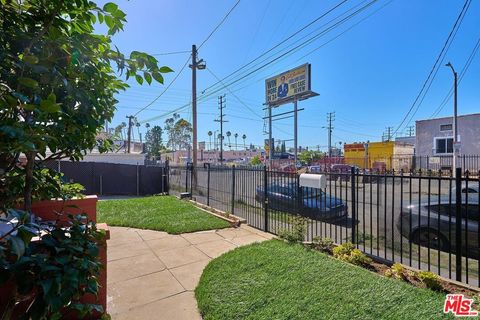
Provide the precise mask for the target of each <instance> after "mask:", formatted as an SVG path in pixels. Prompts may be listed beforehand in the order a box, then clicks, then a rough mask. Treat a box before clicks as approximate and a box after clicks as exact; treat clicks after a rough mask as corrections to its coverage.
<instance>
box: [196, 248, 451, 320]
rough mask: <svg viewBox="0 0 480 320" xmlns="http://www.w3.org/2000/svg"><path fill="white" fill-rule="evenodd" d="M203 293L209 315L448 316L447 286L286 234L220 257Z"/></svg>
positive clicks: (205, 276) (206, 278) (417, 319)
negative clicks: (381, 269)
mask: <svg viewBox="0 0 480 320" xmlns="http://www.w3.org/2000/svg"><path fill="white" fill-rule="evenodd" d="M195 295H196V298H197V302H198V307H199V309H200V312H201V313H202V315H203V317H204V319H265V320H267V319H268V320H269V319H415V320H420V319H422V320H423V319H438V318H442V317H444V318H447V317H446V316H445V315H443V313H442V310H443V300H444V297H445V296H444V295H443V294H441V293H437V292H433V291H430V290H427V289H418V288H415V287H413V286H410V285H409V284H407V283H404V282H401V281H399V280H393V279H387V278H384V277H381V276H379V275H377V274H374V273H372V272H370V271H368V270H365V269H362V268H360V267H356V266H353V265H350V264H347V263H344V262H341V261H338V260H334V259H333V258H331V257H329V256H327V255H325V254H323V253H320V252H317V251H313V250H309V249H306V248H304V247H302V246H300V245H288V244H286V243H284V242H281V241H278V240H271V241H267V242H263V243H259V244H253V245H250V246H246V247H241V248H238V249H236V250H234V251H230V252H228V253H226V254H225V255H223V256H220V257H219V258H217V259H214V260H212V261H211V262H210V263H209V264H208V266H207V267H206V268H205V270H204V271H203V274H202V277H201V279H200V283H199V285H198V287H197V288H196V290H195ZM452 318H453V317H452Z"/></svg>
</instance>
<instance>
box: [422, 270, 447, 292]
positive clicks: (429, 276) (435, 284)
mask: <svg viewBox="0 0 480 320" xmlns="http://www.w3.org/2000/svg"><path fill="white" fill-rule="evenodd" d="M416 278H417V279H418V280H420V281H421V282H422V283H423V284H424V285H425V287H427V288H429V289H432V290H437V291H440V290H442V289H443V287H442V284H441V283H440V278H439V277H438V275H436V274H435V273H433V272H430V271H419V272H417V274H416Z"/></svg>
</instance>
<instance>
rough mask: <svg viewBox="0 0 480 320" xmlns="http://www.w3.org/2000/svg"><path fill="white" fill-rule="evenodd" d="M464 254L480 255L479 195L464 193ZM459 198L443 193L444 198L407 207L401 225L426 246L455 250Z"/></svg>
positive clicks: (412, 240) (403, 230)
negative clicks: (456, 201) (456, 215)
mask: <svg viewBox="0 0 480 320" xmlns="http://www.w3.org/2000/svg"><path fill="white" fill-rule="evenodd" d="M461 208H462V209H461V215H462V221H461V224H462V236H461V240H462V255H463V256H469V257H473V258H476V257H478V256H479V248H478V245H479V236H480V235H479V225H478V220H479V216H480V207H479V203H478V196H475V197H474V196H472V195H470V194H469V195H468V201H467V197H466V194H465V193H464V194H462V207H461ZM455 226H456V218H455V199H453V200H451V199H450V197H443V198H441V200H440V201H438V200H437V201H431V203H430V204H428V203H421V204H420V205H418V204H411V205H409V206H407V207H405V208H403V210H402V212H401V214H400V217H399V219H398V220H397V228H398V229H399V230H400V231H401V234H402V235H403V236H404V237H406V238H407V239H409V241H411V242H413V243H416V244H419V245H421V246H424V247H430V248H434V249H439V250H441V251H445V252H455V244H456V240H455V239H456V237H455Z"/></svg>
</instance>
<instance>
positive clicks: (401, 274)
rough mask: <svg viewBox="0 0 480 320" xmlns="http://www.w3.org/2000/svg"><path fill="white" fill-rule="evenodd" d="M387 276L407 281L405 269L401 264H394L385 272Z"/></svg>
mask: <svg viewBox="0 0 480 320" xmlns="http://www.w3.org/2000/svg"><path fill="white" fill-rule="evenodd" d="M385 276H387V277H389V278H395V279H399V280H402V279H405V268H404V267H403V266H402V265H401V264H400V263H394V264H393V265H392V267H391V268H390V269H388V270H387V271H386V272H385Z"/></svg>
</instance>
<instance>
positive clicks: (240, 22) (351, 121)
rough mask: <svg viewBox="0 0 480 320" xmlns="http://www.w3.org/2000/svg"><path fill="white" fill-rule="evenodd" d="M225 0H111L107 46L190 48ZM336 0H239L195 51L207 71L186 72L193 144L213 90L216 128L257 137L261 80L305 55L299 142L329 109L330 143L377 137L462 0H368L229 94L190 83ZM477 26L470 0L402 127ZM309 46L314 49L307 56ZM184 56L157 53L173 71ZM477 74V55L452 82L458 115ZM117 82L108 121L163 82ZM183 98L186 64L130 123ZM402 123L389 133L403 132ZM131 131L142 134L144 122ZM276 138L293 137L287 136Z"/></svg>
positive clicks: (433, 96)
mask: <svg viewBox="0 0 480 320" xmlns="http://www.w3.org/2000/svg"><path fill="white" fill-rule="evenodd" d="M235 2H236V0H229V1H227V0H224V1H218V0H217V1H215V0H204V1H193V0H190V1H189V0H175V1H173V0H171V1H151V0H150V1H147V0H144V1H135V0H131V1H119V2H117V3H118V5H119V6H120V8H121V9H122V10H123V11H124V12H125V13H126V14H127V20H128V23H127V25H126V27H125V32H123V33H120V34H118V35H116V36H115V37H114V39H113V42H114V44H115V45H117V46H118V47H119V48H120V50H121V51H123V52H129V51H131V50H141V51H146V52H148V53H151V54H157V53H165V52H174V51H186V50H187V51H188V50H191V46H192V44H197V45H199V44H200V43H201V42H202V41H203V40H204V39H205V38H206V37H207V35H208V34H209V33H210V32H211V31H212V29H213V28H214V27H215V26H216V25H217V24H218V22H219V21H220V20H221V19H222V18H223V17H224V15H225V14H226V12H227V11H228V10H229V9H230V8H231V7H232V6H233V5H234V3H235ZM339 2H340V0H337V1H315V0H298V1H286V0H241V1H240V3H239V5H238V6H237V7H236V9H235V10H234V11H233V12H232V13H231V15H230V16H229V17H228V19H227V20H226V21H225V23H224V24H223V25H222V26H221V27H220V28H219V29H218V31H217V32H216V33H215V34H214V35H213V36H212V37H211V38H210V39H209V41H207V42H206V43H205V45H204V46H203V47H202V48H201V49H200V50H199V57H200V58H203V59H204V60H205V61H206V62H207V67H208V69H209V70H210V71H208V70H202V71H198V74H197V78H198V84H197V88H198V97H199V103H198V112H199V116H198V135H199V141H208V136H207V132H208V131H209V130H212V131H214V130H218V129H219V125H218V123H217V122H214V121H213V120H214V119H215V118H217V115H218V105H217V100H218V99H217V96H218V95H219V94H226V99H227V107H226V110H225V113H226V115H227V116H226V119H227V120H228V121H229V122H228V123H226V124H225V126H224V127H225V131H227V130H230V131H231V132H232V133H235V132H236V133H238V134H239V135H240V136H241V135H242V134H246V135H247V143H249V142H252V143H254V144H256V145H260V144H263V140H264V138H265V135H264V134H263V129H264V123H263V120H262V119H261V118H262V117H263V116H264V110H262V108H263V106H262V103H263V102H264V99H265V93H264V92H265V90H264V80H265V78H268V77H269V76H272V75H275V74H276V73H280V72H282V71H284V70H288V69H290V68H292V67H295V66H297V65H301V64H303V63H306V62H309V63H311V64H312V89H313V90H314V91H316V92H318V93H319V94H320V96H318V97H315V98H312V99H310V100H307V101H302V102H300V103H299V107H301V108H305V111H302V112H300V115H299V145H301V146H310V147H313V146H317V145H320V146H321V147H322V148H324V147H325V146H326V144H327V131H326V130H325V129H324V128H322V127H324V126H325V125H326V113H327V112H332V111H335V112H336V120H335V122H334V130H333V142H334V143H336V142H339V141H341V142H356V141H366V140H370V141H377V140H380V139H381V136H382V133H383V132H384V131H385V130H386V127H388V126H393V127H395V128H397V127H398V125H399V124H400V122H401V120H402V119H403V117H404V116H405V114H406V112H407V111H408V109H409V108H410V106H411V104H412V103H413V101H414V99H415V97H416V95H417V94H418V92H419V90H420V88H421V86H422V84H423V82H424V81H425V79H426V77H427V75H428V73H429V71H430V69H431V68H432V65H433V63H434V62H435V59H436V57H437V55H438V53H439V52H440V50H441V48H442V46H443V44H444V42H445V40H446V38H447V36H448V34H449V32H450V30H451V28H452V26H453V23H454V22H455V20H456V18H457V16H458V14H459V12H460V10H461V8H462V6H463V4H464V1H460V0H422V1H413V0H408V1H404V0H393V1H387V0H379V1H377V3H375V4H374V5H372V6H371V7H369V8H368V9H367V10H365V11H364V12H363V13H361V14H359V15H358V16H356V17H354V18H352V19H351V20H349V21H347V22H346V23H345V24H343V25H342V26H340V27H338V28H336V29H334V30H332V31H331V32H329V33H327V34H326V35H324V36H322V37H319V38H318V39H317V40H316V41H314V42H312V43H311V44H310V45H308V46H306V47H304V48H302V49H301V50H298V51H297V52H295V53H293V54H291V55H289V56H286V57H284V58H282V59H280V60H278V61H276V62H275V63H273V64H271V65H269V66H268V67H266V68H264V69H262V70H261V71H259V72H256V73H254V74H253V75H252V76H250V77H248V78H245V79H243V80H242V81H239V82H237V83H235V84H233V85H231V86H230V87H229V89H230V91H232V92H233V94H232V93H231V92H230V91H229V90H228V89H226V88H224V89H222V90H220V91H219V92H218V93H216V94H213V95H211V96H209V97H207V98H205V96H207V95H208V93H211V92H212V91H213V90H210V91H208V90H207V91H206V92H205V93H204V94H203V95H202V90H204V89H205V88H207V87H209V86H210V85H211V84H214V83H215V82H217V80H216V78H215V77H214V76H213V74H214V75H216V76H217V77H219V78H223V77H225V76H227V75H228V74H230V73H231V72H232V71H234V70H236V69H237V68H238V67H240V66H242V65H243V64H245V63H247V62H249V61H250V60H252V59H253V58H255V57H257V56H258V55H260V54H261V53H263V52H264V51H266V50H268V49H269V48H271V47H272V46H274V45H275V44H277V43H279V42H280V41H282V39H285V38H286V37H288V36H289V35H290V34H292V33H293V32H295V31H296V30H298V29H300V28H301V27H302V26H304V25H306V24H307V23H309V22H310V21H312V20H313V19H315V18H316V17H318V16H320V15H321V14H322V13H324V12H326V11H327V10H328V9H330V8H332V7H333V6H335V5H336V4H337V3H339ZM365 3H366V1H362V0H349V1H348V2H346V3H345V4H343V5H342V6H341V7H339V8H338V9H337V10H335V11H333V12H332V13H331V14H330V15H328V16H326V17H325V18H323V19H321V20H320V21H318V22H317V23H315V24H314V25H312V26H311V27H309V28H307V29H306V30H305V31H303V32H302V33H300V34H299V35H298V36H296V37H295V38H293V39H291V40H290V41H288V42H285V43H283V44H282V45H281V46H280V47H279V48H278V49H277V50H275V51H273V52H272V54H273V55H272V58H274V57H277V56H279V55H280V53H281V52H285V51H287V50H288V49H289V48H292V47H293V46H295V44H292V43H294V42H295V41H296V40H297V39H299V38H301V37H303V36H305V35H307V34H309V33H311V32H314V31H315V30H317V29H319V28H321V26H322V24H324V23H326V22H328V21H330V20H331V19H333V18H335V17H337V16H339V15H340V14H342V13H343V12H345V11H347V10H349V9H351V8H352V7H355V6H357V5H363V4H365ZM367 16H368V17H367ZM365 17H367V18H366V19H365V20H363V21H361V22H359V21H360V20H362V19H363V18H365ZM357 22H359V23H358V24H356V23H357ZM355 24H356V25H355ZM479 25H480V1H476V0H474V1H472V4H471V6H470V8H469V11H468V12H467V14H466V16H465V18H464V20H463V22H462V25H461V27H460V29H459V30H458V33H457V34H456V37H455V39H454V41H453V43H452V44H451V46H450V47H449V50H448V52H447V54H446V56H445V59H444V61H443V63H442V67H441V68H440V69H439V70H438V73H437V74H436V78H435V80H434V82H433V83H432V85H431V87H430V90H429V91H428V94H427V95H426V97H425V99H424V101H423V103H422V104H421V105H420V107H419V108H418V112H417V113H416V114H415V116H414V117H413V120H412V121H411V122H410V123H409V124H414V120H415V119H417V120H419V119H428V118H430V117H431V116H432V114H433V113H434V112H435V110H436V109H437V108H438V107H439V105H440V103H441V102H442V100H443V99H444V97H445V96H446V95H447V93H448V91H449V89H450V88H451V85H452V74H451V71H450V70H449V69H448V68H447V67H443V65H444V64H445V63H446V62H447V61H451V62H452V64H453V65H454V66H455V68H456V69H457V71H458V72H459V73H460V70H461V69H462V68H463V67H464V65H465V63H466V61H467V59H468V57H469V55H470V53H471V52H472V50H473V48H474V46H475V44H476V43H477V41H478V39H479V38H480V28H479ZM352 26H353V27H352ZM350 27H352V28H351V29H350V30H348V31H346V32H345V33H343V32H344V31H345V30H347V29H348V28H350ZM341 33H343V34H341ZM340 34H341V35H340ZM337 36H338V37H337ZM319 47H320V48H319ZM316 48H319V49H318V50H316V51H314V52H312V50H314V49H316ZM274 53H276V54H274ZM308 53H310V54H309V55H308V56H306V57H304V56H305V55H306V54H308ZM268 56H270V54H269V55H268ZM188 57H189V53H182V54H175V55H160V56H157V58H158V59H159V61H160V63H161V64H162V65H167V66H170V67H171V68H172V69H174V70H175V71H176V72H178V71H180V69H181V67H182V66H183V64H184V63H185V61H186V60H187V58H188ZM269 60H270V59H269ZM174 77H175V74H173V73H171V74H168V75H166V77H165V85H167V84H168V83H169V82H170V81H171V80H172V79H173V78H174ZM237 78H238V77H237ZM234 79H236V78H233V80H234ZM479 80H480V53H477V56H476V57H475V59H474V60H473V62H472V63H471V65H470V67H469V69H468V72H467V73H466V74H465V76H464V77H463V79H462V81H461V83H460V85H459V99H458V103H459V113H460V114H466V113H474V112H478V111H479V104H478V101H479V100H480V90H479V89H480V88H479V83H480V82H479ZM129 83H130V84H131V88H130V89H128V90H127V91H126V92H123V93H121V94H119V95H118V97H117V99H118V100H119V103H118V106H117V112H116V114H115V118H114V120H113V122H112V125H117V124H119V123H121V122H122V121H126V119H125V116H126V115H129V114H134V113H136V112H137V111H138V109H139V108H142V107H144V106H146V105H147V104H148V103H150V102H151V101H152V100H153V99H154V98H155V97H156V96H158V95H159V94H160V93H161V92H162V91H163V89H164V87H165V86H162V85H158V84H155V85H153V84H152V85H151V86H148V85H143V86H139V85H137V84H136V83H134V82H129ZM225 83H226V84H228V83H229V81H228V80H226V81H225ZM234 95H235V96H236V97H235V96H234ZM237 98H238V99H237ZM190 99H191V69H190V68H188V67H187V68H185V70H184V71H183V72H182V73H181V74H180V76H179V77H178V79H177V81H176V82H175V83H174V84H173V85H172V86H171V88H170V90H168V91H167V92H166V93H165V94H164V95H163V96H162V97H161V98H160V99H158V101H156V102H155V103H154V104H153V105H152V106H150V107H149V108H147V109H146V110H145V111H142V112H140V113H139V114H138V116H137V118H138V120H139V121H140V122H142V123H145V122H146V121H148V122H149V123H150V124H151V125H162V126H163V123H164V121H165V119H166V118H167V117H168V116H169V115H166V114H167V113H168V112H169V111H170V110H173V109H175V108H178V107H181V106H184V105H185V104H187V103H189V102H190ZM239 100H240V101H239ZM292 108H293V107H292V105H284V106H281V107H280V108H279V109H278V110H277V112H284V111H289V110H291V109H292ZM252 110H253V111H254V112H252ZM451 110H452V103H451V99H450V100H449V101H448V102H447V104H446V105H445V106H444V107H443V108H442V109H441V111H440V112H439V113H438V116H449V115H451V114H452V111H451ZM180 114H181V116H182V117H184V118H186V119H187V120H190V119H191V107H186V108H184V109H182V111H181V112H180ZM162 115H164V116H163V117H160V116H162ZM153 118H155V119H153ZM404 127H405V126H402V128H401V130H399V131H400V132H403V131H405V130H404ZM141 130H142V131H143V132H145V129H144V127H142V128H141ZM135 135H136V136H137V134H136V133H135ZM273 136H274V138H276V139H292V138H293V119H285V120H281V121H277V122H275V127H274V129H273ZM136 138H137V137H136ZM239 142H240V141H239ZM287 145H290V146H291V145H293V143H292V142H287Z"/></svg>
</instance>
